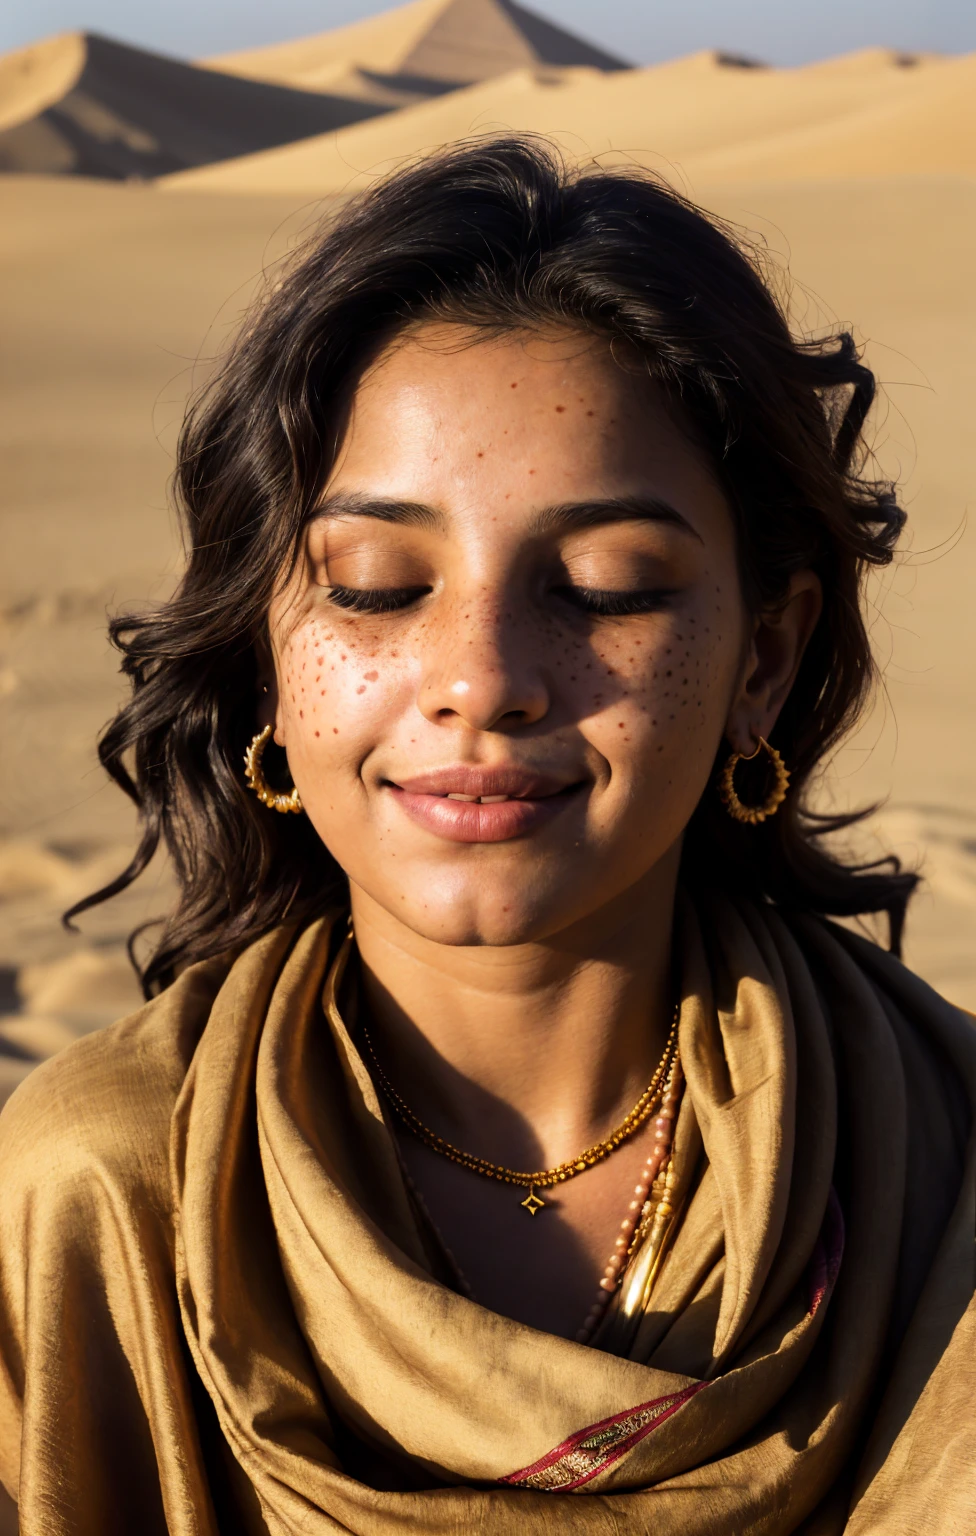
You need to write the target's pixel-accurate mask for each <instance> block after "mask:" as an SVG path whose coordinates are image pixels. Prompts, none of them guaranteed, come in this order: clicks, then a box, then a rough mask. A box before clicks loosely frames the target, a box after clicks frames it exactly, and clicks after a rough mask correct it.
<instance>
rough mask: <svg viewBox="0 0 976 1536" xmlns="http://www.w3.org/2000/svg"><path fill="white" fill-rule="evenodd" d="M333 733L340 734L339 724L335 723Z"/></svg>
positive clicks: (334, 734)
mask: <svg viewBox="0 0 976 1536" xmlns="http://www.w3.org/2000/svg"><path fill="white" fill-rule="evenodd" d="M332 734H333V736H338V734H339V727H338V726H337V725H334V726H333V727H332Z"/></svg>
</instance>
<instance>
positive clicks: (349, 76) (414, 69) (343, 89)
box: [204, 0, 628, 99]
mask: <svg viewBox="0 0 976 1536" xmlns="http://www.w3.org/2000/svg"><path fill="white" fill-rule="evenodd" d="M204 62H205V63H207V64H209V65H210V66H211V67H212V68H214V69H225V70H229V71H231V72H233V73H234V74H238V75H247V76H249V77H251V78H254V79H262V80H277V81H279V82H280V83H281V84H282V85H291V86H300V87H302V88H303V89H304V90H334V91H339V92H340V93H348V94H350V95H359V94H361V93H363V94H367V95H368V94H371V93H373V92H376V91H383V90H386V91H392V92H396V93H401V94H402V95H404V96H405V97H408V98H411V97H412V98H413V99H417V98H418V97H423V96H439V95H441V94H442V93H443V92H445V91H447V90H456V89H457V88H458V87H460V86H464V85H473V84H474V83H475V82H476V81H479V80H489V79H492V78H494V77H495V76H498V75H505V74H508V73H509V72H510V71H511V70H513V69H526V68H529V69H533V68H538V67H539V66H555V67H557V68H559V67H573V66H587V67H589V68H591V69H599V70H608V71H616V70H620V69H626V68H627V67H628V66H627V64H626V63H625V61H624V60H623V59H620V58H617V57H616V56H615V55H614V54H610V53H607V52H605V51H604V50H603V49H602V48H597V47H595V46H594V45H593V44H592V43H587V42H584V40H583V39H582V38H579V37H576V36H574V34H573V33H572V32H566V31H565V30H564V29H563V28H562V27H557V26H555V25H554V24H553V23H552V22H551V21H547V20H546V19H545V18H544V17H542V16H537V15H535V13H534V12H533V11H528V10H526V9H525V8H524V7H523V6H521V5H515V4H514V3H513V0H411V3H410V4H408V5H401V6H398V7H397V9H396V10H393V11H386V12H384V13H383V14H382V15H380V16H372V17H370V18H369V19H368V20H366V21H358V22H354V23H353V24H352V25H351V26H348V27H337V28H336V29H335V30H334V31H332V32H323V33H320V34H318V35H317V36H315V37H305V38H299V39H297V40H296V41H295V42H291V43H278V44H275V45H274V46H272V47H270V48H254V49H250V50H248V51H247V52H244V53H231V54H225V55H223V56H221V57H220V58H215V59H207V60H205V61H204Z"/></svg>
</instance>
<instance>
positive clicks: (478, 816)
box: [385, 764, 586, 843]
mask: <svg viewBox="0 0 976 1536" xmlns="http://www.w3.org/2000/svg"><path fill="white" fill-rule="evenodd" d="M385 787H386V789H387V790H388V791H389V792H390V793H391V794H392V796H393V798H394V799H395V801H396V803H397V804H398V805H399V806H400V808H401V810H402V811H403V812H404V813H405V814H406V815H407V816H408V817H409V818H410V820H411V821H412V822H414V823H415V824H416V825H417V826H421V827H423V828H424V829H425V830H426V831H428V832H432V833H434V835H435V836H436V837H441V838H444V839H445V840H446V841H448V842H455V843H502V842H508V841H510V840H511V839H512V838H516V837H524V836H526V835H527V834H528V833H530V832H534V831H535V830H537V829H538V828H540V827H542V826H543V825H545V824H547V823H548V822H550V821H551V820H552V819H553V818H554V817H556V816H558V815H559V814H560V813H561V812H562V811H563V810H565V809H566V808H567V806H569V805H570V804H571V803H572V802H573V801H575V800H576V799H577V798H578V797H579V795H580V793H581V791H582V790H583V789H585V787H586V785H585V782H584V781H582V780H579V779H577V780H575V781H572V782H569V783H567V782H566V780H565V779H563V780H560V779H557V778H555V777H553V776H551V775H540V774H533V773H528V772H526V771H525V770H523V769H515V768H487V769H486V768H473V767H470V766H469V765H466V764H464V765H460V766H459V767H456V768H448V769H437V770H435V771H434V772H432V773H430V774H424V775H420V776H418V777H414V778H410V779H406V780H404V781H402V782H400V783H395V782H393V781H392V780H389V779H388V780H386V781H385Z"/></svg>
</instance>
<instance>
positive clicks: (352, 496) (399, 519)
mask: <svg viewBox="0 0 976 1536" xmlns="http://www.w3.org/2000/svg"><path fill="white" fill-rule="evenodd" d="M315 516H316V518H319V517H375V518H378V519H379V521H380V522H381V523H399V524H401V526H406V527H408V528H425V529H427V530H428V532H431V533H437V532H440V531H442V530H443V528H444V527H445V525H446V523H447V519H446V517H445V516H444V513H443V512H441V511H440V510H439V509H438V508H437V507H430V506H428V505H427V504H426V502H423V501H403V500H401V499H399V498H398V497H387V496H364V495H362V494H361V493H360V492H357V491H337V492H336V494H335V495H334V496H326V497H325V499H324V500H323V501H322V502H321V503H320V504H319V506H318V508H317V510H316V513H315Z"/></svg>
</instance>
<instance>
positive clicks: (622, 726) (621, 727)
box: [617, 720, 624, 731]
mask: <svg viewBox="0 0 976 1536" xmlns="http://www.w3.org/2000/svg"><path fill="white" fill-rule="evenodd" d="M623 728H624V722H623V721H622V720H618V721H617V729H618V730H619V731H622V730H623Z"/></svg>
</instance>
